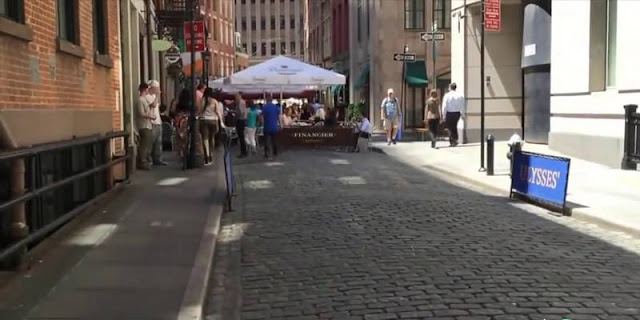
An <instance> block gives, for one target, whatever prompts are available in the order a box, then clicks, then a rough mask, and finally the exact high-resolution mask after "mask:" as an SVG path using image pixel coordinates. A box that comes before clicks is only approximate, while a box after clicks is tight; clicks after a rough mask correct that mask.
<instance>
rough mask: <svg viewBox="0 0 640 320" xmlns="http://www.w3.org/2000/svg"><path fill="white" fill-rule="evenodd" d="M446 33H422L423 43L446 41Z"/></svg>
mask: <svg viewBox="0 0 640 320" xmlns="http://www.w3.org/2000/svg"><path fill="white" fill-rule="evenodd" d="M444 39H445V36H444V32H420V40H421V41H444Z"/></svg>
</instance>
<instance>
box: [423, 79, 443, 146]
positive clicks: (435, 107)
mask: <svg viewBox="0 0 640 320" xmlns="http://www.w3.org/2000/svg"><path fill="white" fill-rule="evenodd" d="M439 103H440V101H439V99H438V91H436V90H435V89H434V90H432V91H431V94H430V97H429V100H427V106H426V107H425V112H424V114H425V118H424V122H425V123H426V124H427V127H428V128H429V136H430V137H431V148H434V149H437V147H436V143H437V138H438V125H439V124H440V118H441V117H440V105H439Z"/></svg>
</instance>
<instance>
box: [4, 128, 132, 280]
mask: <svg viewBox="0 0 640 320" xmlns="http://www.w3.org/2000/svg"><path fill="white" fill-rule="evenodd" d="M128 137H129V133H128V132H126V131H119V132H110V133H108V134H106V135H95V136H90V137H85V138H77V139H71V140H67V141H61V142H56V143H50V144H43V145H39V146H35V147H30V148H24V149H18V150H14V151H9V152H0V269H3V268H4V269H6V268H13V267H15V266H16V265H17V264H18V263H19V261H20V258H21V257H22V256H23V255H24V253H25V252H26V250H28V249H29V248H30V247H32V246H33V245H35V244H37V243H38V242H40V241H41V240H42V239H43V238H45V237H47V236H48V235H50V234H51V233H52V232H54V231H55V230H57V229H58V228H60V227H61V226H62V225H64V224H65V223H66V222H68V221H69V220H71V219H72V218H73V217H75V216H76V215H77V214H78V213H79V212H81V211H82V210H84V209H85V208H86V207H88V206H89V205H91V204H92V203H93V202H94V200H96V199H98V198H99V197H100V196H101V195H103V194H104V193H105V192H106V191H108V190H109V189H110V188H112V187H113V186H114V185H115V183H116V182H123V181H127V180H129V174H130V172H131V167H132V161H131V154H130V151H129V149H130V148H129V139H128ZM114 139H121V140H122V142H121V145H123V152H122V155H118V156H112V152H111V146H112V140H114ZM123 162H124V172H123V178H122V179H120V180H119V181H118V180H114V175H113V172H112V167H113V166H114V165H117V164H119V163H123Z"/></svg>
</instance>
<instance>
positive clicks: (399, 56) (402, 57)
mask: <svg viewBox="0 0 640 320" xmlns="http://www.w3.org/2000/svg"><path fill="white" fill-rule="evenodd" d="M393 60H395V61H416V55H415V54H413V53H394V54H393Z"/></svg>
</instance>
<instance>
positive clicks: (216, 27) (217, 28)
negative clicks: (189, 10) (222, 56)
mask: <svg viewBox="0 0 640 320" xmlns="http://www.w3.org/2000/svg"><path fill="white" fill-rule="evenodd" d="M219 31H220V26H219V25H218V19H214V20H213V41H218V39H219V38H220V36H219V35H218V32H219Z"/></svg>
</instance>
